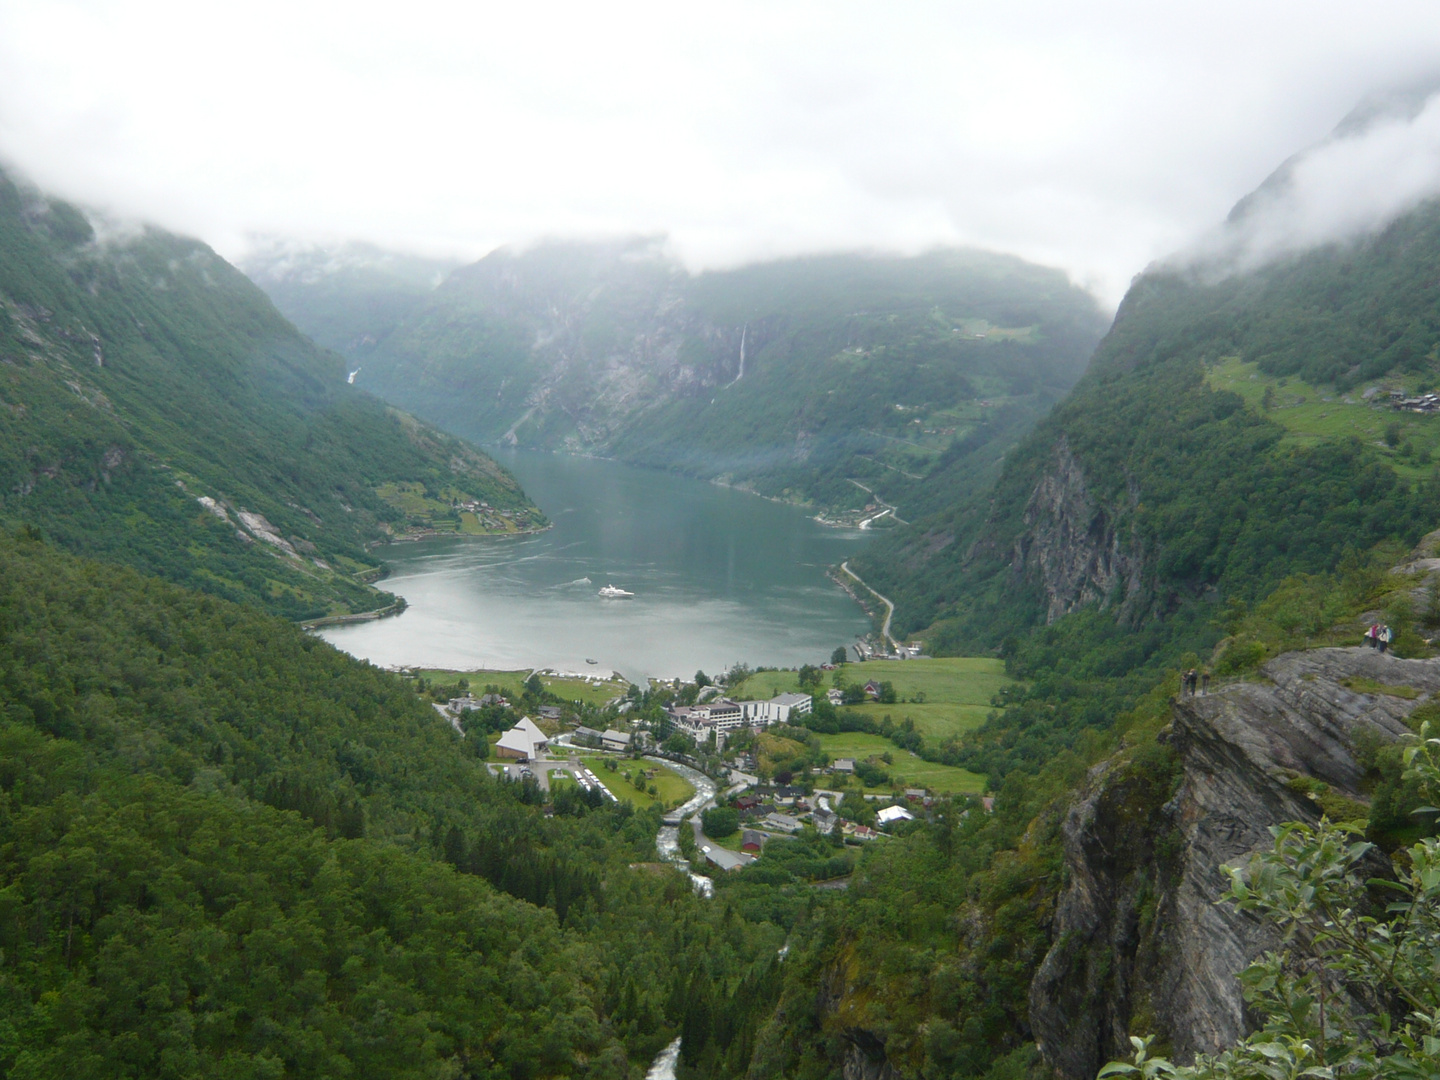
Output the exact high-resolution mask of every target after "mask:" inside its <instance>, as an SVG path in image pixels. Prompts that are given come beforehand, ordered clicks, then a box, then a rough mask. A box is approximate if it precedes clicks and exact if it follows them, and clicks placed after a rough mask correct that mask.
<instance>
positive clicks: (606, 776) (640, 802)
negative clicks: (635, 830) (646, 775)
mask: <svg viewBox="0 0 1440 1080" xmlns="http://www.w3.org/2000/svg"><path fill="white" fill-rule="evenodd" d="M579 757H580V761H581V762H582V763H583V764H585V765H586V766H588V767H589V769H590V771H591V772H593V773H594V774H595V775H596V776H598V777H599V778H600V780H601V782H602V783H604V785H605V786H606V787H608V788H609V789H610V790H611V791H613V792H614V793H615V797H616V798H617V799H619V800H620V801H621V802H630V803H633V804H634V805H635V809H636V810H647V809H649V808H650V807H651V806H654V805H656V804H657V803H658V804H659V805H660V806H661V808H662V809H665V810H669V809H671V808H673V807H676V806H679V805H680V804H681V803H683V802H684V801H685V800H687V799H688V798H690V796H691V795H694V794H695V788H694V787H693V786H691V784H690V782H689V781H688V780H686V779H685V778H684V777H683V776H681V775H680V774H679V773H676V772H673V771H671V770H670V769H667V768H666V767H665V766H663V765H656V764H655V763H654V762H653V761H632V760H631V759H629V758H620V757H617V756H615V755H613V754H581V755H579ZM607 760H609V761H614V762H616V764H618V765H619V770H618V771H616V772H611V771H610V770H609V769H608V768H606V767H605V762H606V761H607ZM637 767H639V768H643V769H654V770H655V779H654V780H652V781H650V783H652V784H654V785H655V791H656V793H655V795H654V797H652V796H651V795H650V794H649V793H648V792H645V793H643V794H642V793H641V792H640V790H639V789H638V788H636V787H635V785H633V784H632V783H630V781H628V780H626V779H625V775H624V774H625V773H627V772H629V773H631V774H633V773H634V771H635V769H636V768H637Z"/></svg>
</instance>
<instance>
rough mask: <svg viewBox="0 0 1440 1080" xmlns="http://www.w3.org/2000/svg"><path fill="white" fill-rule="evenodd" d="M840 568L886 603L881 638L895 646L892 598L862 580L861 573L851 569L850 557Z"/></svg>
mask: <svg viewBox="0 0 1440 1080" xmlns="http://www.w3.org/2000/svg"><path fill="white" fill-rule="evenodd" d="M840 569H841V570H844V571H845V573H847V574H849V575H850V576H851V577H852V578H854V579H855V580H856V582H858V583H859V584H860V585H861V587H862V588H864V589H866V590H867V591H868V592H869V593H870V595H871V596H873V597H875V599H876V600H879V601H880V602H881V603H882V604H884V605H885V625H883V626H882V627H880V638H881V640H882V641H888V642H889V643H890V648H892V649H893V648H895V639H894V638H892V637H891V636H890V620H891V619H893V618H894V617H895V605H894V603H893V602H892V601H891V600H890V598H889V597H888V596H881V595H880V594H879V593H878V592H876V591H875V590H874V589H872V588H870V586H869V585H866V584H865V582H864V581H861V579H860V575H859V574H857V573H855V571H854V570H851V569H850V561H849V560H848V559H847V560H846V561H845V562H842V563H841V564H840Z"/></svg>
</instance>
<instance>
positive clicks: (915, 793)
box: [905, 787, 926, 802]
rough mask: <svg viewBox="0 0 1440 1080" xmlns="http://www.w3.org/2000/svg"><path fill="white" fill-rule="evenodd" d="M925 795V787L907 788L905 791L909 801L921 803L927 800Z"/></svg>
mask: <svg viewBox="0 0 1440 1080" xmlns="http://www.w3.org/2000/svg"><path fill="white" fill-rule="evenodd" d="M925 794H926V792H925V789H924V788H923V787H907V788H906V789H905V797H906V798H907V799H914V800H915V801H916V802H920V801H921V800H923V799H924V798H925Z"/></svg>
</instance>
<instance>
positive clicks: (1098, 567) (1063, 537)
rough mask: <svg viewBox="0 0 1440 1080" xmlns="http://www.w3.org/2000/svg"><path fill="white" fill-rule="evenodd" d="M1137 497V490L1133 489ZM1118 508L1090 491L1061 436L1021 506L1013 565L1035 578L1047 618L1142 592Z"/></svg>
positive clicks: (1140, 568) (1139, 569) (1136, 556)
mask: <svg viewBox="0 0 1440 1080" xmlns="http://www.w3.org/2000/svg"><path fill="white" fill-rule="evenodd" d="M1132 496H1133V497H1132V501H1138V493H1132ZM1119 516H1120V513H1119V511H1118V510H1117V509H1116V508H1107V507H1105V506H1102V505H1100V504H1099V503H1098V501H1097V500H1096V499H1095V498H1093V497H1092V495H1091V493H1090V489H1089V486H1088V485H1087V484H1086V482H1085V473H1084V470H1083V469H1082V468H1081V466H1080V462H1079V461H1078V460H1077V459H1076V458H1075V455H1074V454H1073V453H1071V451H1070V446H1069V444H1068V443H1067V442H1066V440H1065V439H1064V437H1063V436H1062V437H1061V439H1060V440H1059V441H1058V442H1057V443H1056V444H1055V459H1054V462H1053V464H1052V465H1051V467H1050V468H1049V469H1047V470H1046V471H1045V472H1044V473H1043V474H1042V476H1041V477H1040V481H1039V483H1037V484H1036V485H1035V489H1034V492H1033V493H1032V494H1031V496H1030V501H1029V503H1027V504H1026V507H1025V515H1024V519H1023V522H1024V528H1023V529H1022V531H1021V533H1020V535H1019V536H1018V537H1017V538H1016V540H1015V547H1014V553H1013V556H1012V559H1011V568H1012V569H1013V570H1014V571H1015V573H1016V574H1017V575H1020V574H1023V575H1034V576H1035V577H1036V578H1038V580H1039V582H1040V585H1041V587H1042V588H1043V589H1044V592H1045V597H1046V601H1047V604H1046V621H1047V622H1054V621H1055V620H1056V619H1058V618H1060V616H1062V615H1064V614H1066V613H1067V612H1070V611H1072V610H1074V609H1075V608H1077V607H1079V606H1081V605H1083V604H1089V603H1096V602H1099V603H1101V604H1102V605H1103V604H1106V603H1109V602H1111V601H1114V600H1117V599H1118V600H1119V601H1120V602H1121V603H1124V602H1126V601H1127V600H1130V599H1131V598H1136V597H1139V596H1140V595H1141V585H1142V582H1143V576H1144V569H1145V567H1144V560H1143V559H1142V558H1141V555H1140V552H1139V550H1138V545H1137V544H1135V543H1134V541H1133V539H1132V538H1131V537H1129V536H1128V535H1126V534H1125V531H1124V530H1123V529H1122V528H1120V527H1119V526H1118V524H1117V520H1118V518H1119Z"/></svg>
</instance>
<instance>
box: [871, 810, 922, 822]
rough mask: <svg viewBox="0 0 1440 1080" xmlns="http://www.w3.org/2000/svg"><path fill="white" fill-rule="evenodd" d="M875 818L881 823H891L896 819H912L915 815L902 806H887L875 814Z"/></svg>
mask: <svg viewBox="0 0 1440 1080" xmlns="http://www.w3.org/2000/svg"><path fill="white" fill-rule="evenodd" d="M875 820H876V821H878V822H880V824H881V825H893V824H894V823H895V822H897V821H914V820H915V815H914V814H912V813H910V811H909V810H906V809H905V808H904V807H903V806H887V807H885V809H884V810H881V811H880V812H879V813H878V814H876V815H875Z"/></svg>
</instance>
